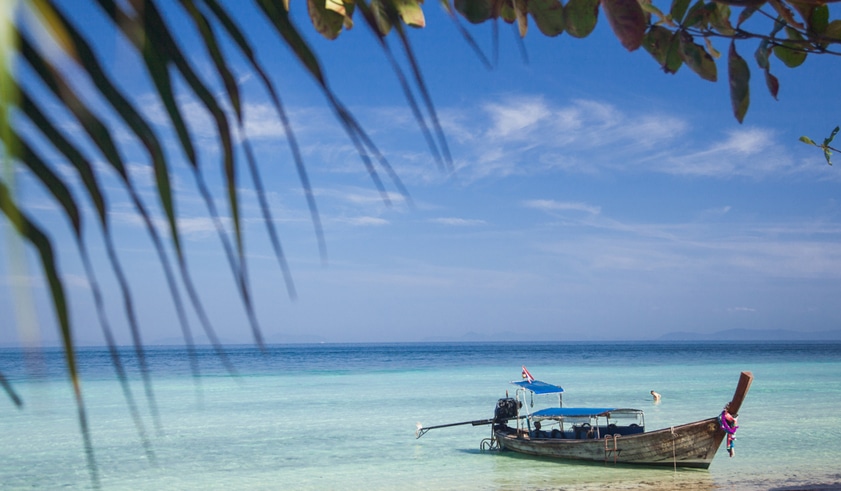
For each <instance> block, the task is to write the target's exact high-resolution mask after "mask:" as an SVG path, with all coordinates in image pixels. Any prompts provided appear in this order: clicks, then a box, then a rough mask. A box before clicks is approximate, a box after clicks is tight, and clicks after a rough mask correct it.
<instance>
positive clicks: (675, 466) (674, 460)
mask: <svg viewBox="0 0 841 491" xmlns="http://www.w3.org/2000/svg"><path fill="white" fill-rule="evenodd" d="M670 429H671V432H672V464H673V465H674V468H675V473H677V452H676V451H675V440H677V434H675V427H674V426H671V427H670Z"/></svg>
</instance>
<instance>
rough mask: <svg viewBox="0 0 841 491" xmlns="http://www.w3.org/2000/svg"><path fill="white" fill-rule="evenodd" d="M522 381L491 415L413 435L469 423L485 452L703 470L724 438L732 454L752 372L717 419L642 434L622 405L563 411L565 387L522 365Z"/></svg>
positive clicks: (636, 415)
mask: <svg viewBox="0 0 841 491" xmlns="http://www.w3.org/2000/svg"><path fill="white" fill-rule="evenodd" d="M523 375H524V378H525V380H522V381H516V382H512V384H514V385H516V386H517V390H516V393H515V397H506V398H504V399H499V400H498V401H497V405H496V408H495V410H494V417H493V418H488V419H482V420H476V421H465V422H462V423H450V424H445V425H438V426H430V427H427V428H424V427H423V425H421V424H420V423H418V429H417V432H416V437H417V438H420V437H421V436H423V435H424V434H425V433H426V432H427V431H429V430H431V429H435V428H444V427H449V426H457V425H465V424H472V425H474V426H479V425H491V437H490V438H485V439H484V440H482V442H481V448H482V449H483V450H488V449H500V450H509V451H513V452H518V453H522V454H527V455H534V456H538V457H545V458H553V459H560V460H569V461H591V462H605V463H615V464H620V463H621V464H640V465H649V466H670V467H675V468H676V467H694V468H701V469H707V468H709V466H710V463H711V462H712V460H713V458H714V457H715V455H716V452H717V451H718V449H719V447H721V443H722V441H724V439H725V437H726V438H727V440H728V452H730V455H731V456H732V455H733V451H734V448H733V446H732V443H733V442H732V440H733V434H734V433H735V430H736V428H737V427H738V426H737V421H736V417H737V416H738V412H739V409H740V408H741V406H742V401H743V400H744V398H745V395H747V392H748V389H749V388H750V385H751V382H752V381H753V374H751V372H742V373H741V376H740V378H739V383H738V385H737V386H736V392H735V393H734V395H733V399H732V400H731V401H730V402H729V403H727V404H726V405H725V406H724V410H723V411H722V412H721V414H720V415H718V416H716V417H711V418H707V419H702V420H700V421H695V422H692V423H687V424H682V425H679V426H671V427H668V428H662V429H658V430H653V431H646V428H645V415H644V413H643V411H642V410H639V409H630V408H622V407H579V408H575V407H563V398H562V394H563V391H564V389H562V388H561V387H559V386H557V385H552V384H547V383H545V382H541V381H539V380H534V379H533V377H532V376H531V374H530V373H528V370H526V368H525V367H523ZM555 394H556V395H557V396H558V405H557V406H556V407H547V408H544V409H540V410H537V411H534V412H530V411H529V407H530V404H527V403H526V400H527V398H531V399H532V400H533V397H534V395H555Z"/></svg>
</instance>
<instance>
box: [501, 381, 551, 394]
mask: <svg viewBox="0 0 841 491" xmlns="http://www.w3.org/2000/svg"><path fill="white" fill-rule="evenodd" d="M511 383H512V384H514V385H518V386H520V387H522V388H524V389H526V390H530V391H532V392H534V393H535V394H538V395H541V394H560V393H561V392H563V391H564V389H562V388H560V387H558V386H557V385H552V384H547V383H546V382H541V381H540V380H534V381H532V382H529V381H528V380H523V381H520V382H511Z"/></svg>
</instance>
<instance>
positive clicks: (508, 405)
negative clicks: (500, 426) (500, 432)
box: [494, 397, 520, 423]
mask: <svg viewBox="0 0 841 491" xmlns="http://www.w3.org/2000/svg"><path fill="white" fill-rule="evenodd" d="M519 408H520V404H519V402H517V399H514V398H513V397H506V398H505V399H500V400H498V401H496V409H495V410H494V422H497V423H504V422H506V421H508V420H509V419H513V418H516V417H517V413H518V412H519Z"/></svg>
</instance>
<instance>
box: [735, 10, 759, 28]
mask: <svg viewBox="0 0 841 491" xmlns="http://www.w3.org/2000/svg"><path fill="white" fill-rule="evenodd" d="M757 10H759V9H758V8H757V7H745V8H744V9H743V10H742V11H741V12H739V17H738V19H737V20H736V27H741V25H742V24H744V23H745V21H747V20H748V19H750V18H751V16H753V14H754V13H755V12H756V11H757Z"/></svg>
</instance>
